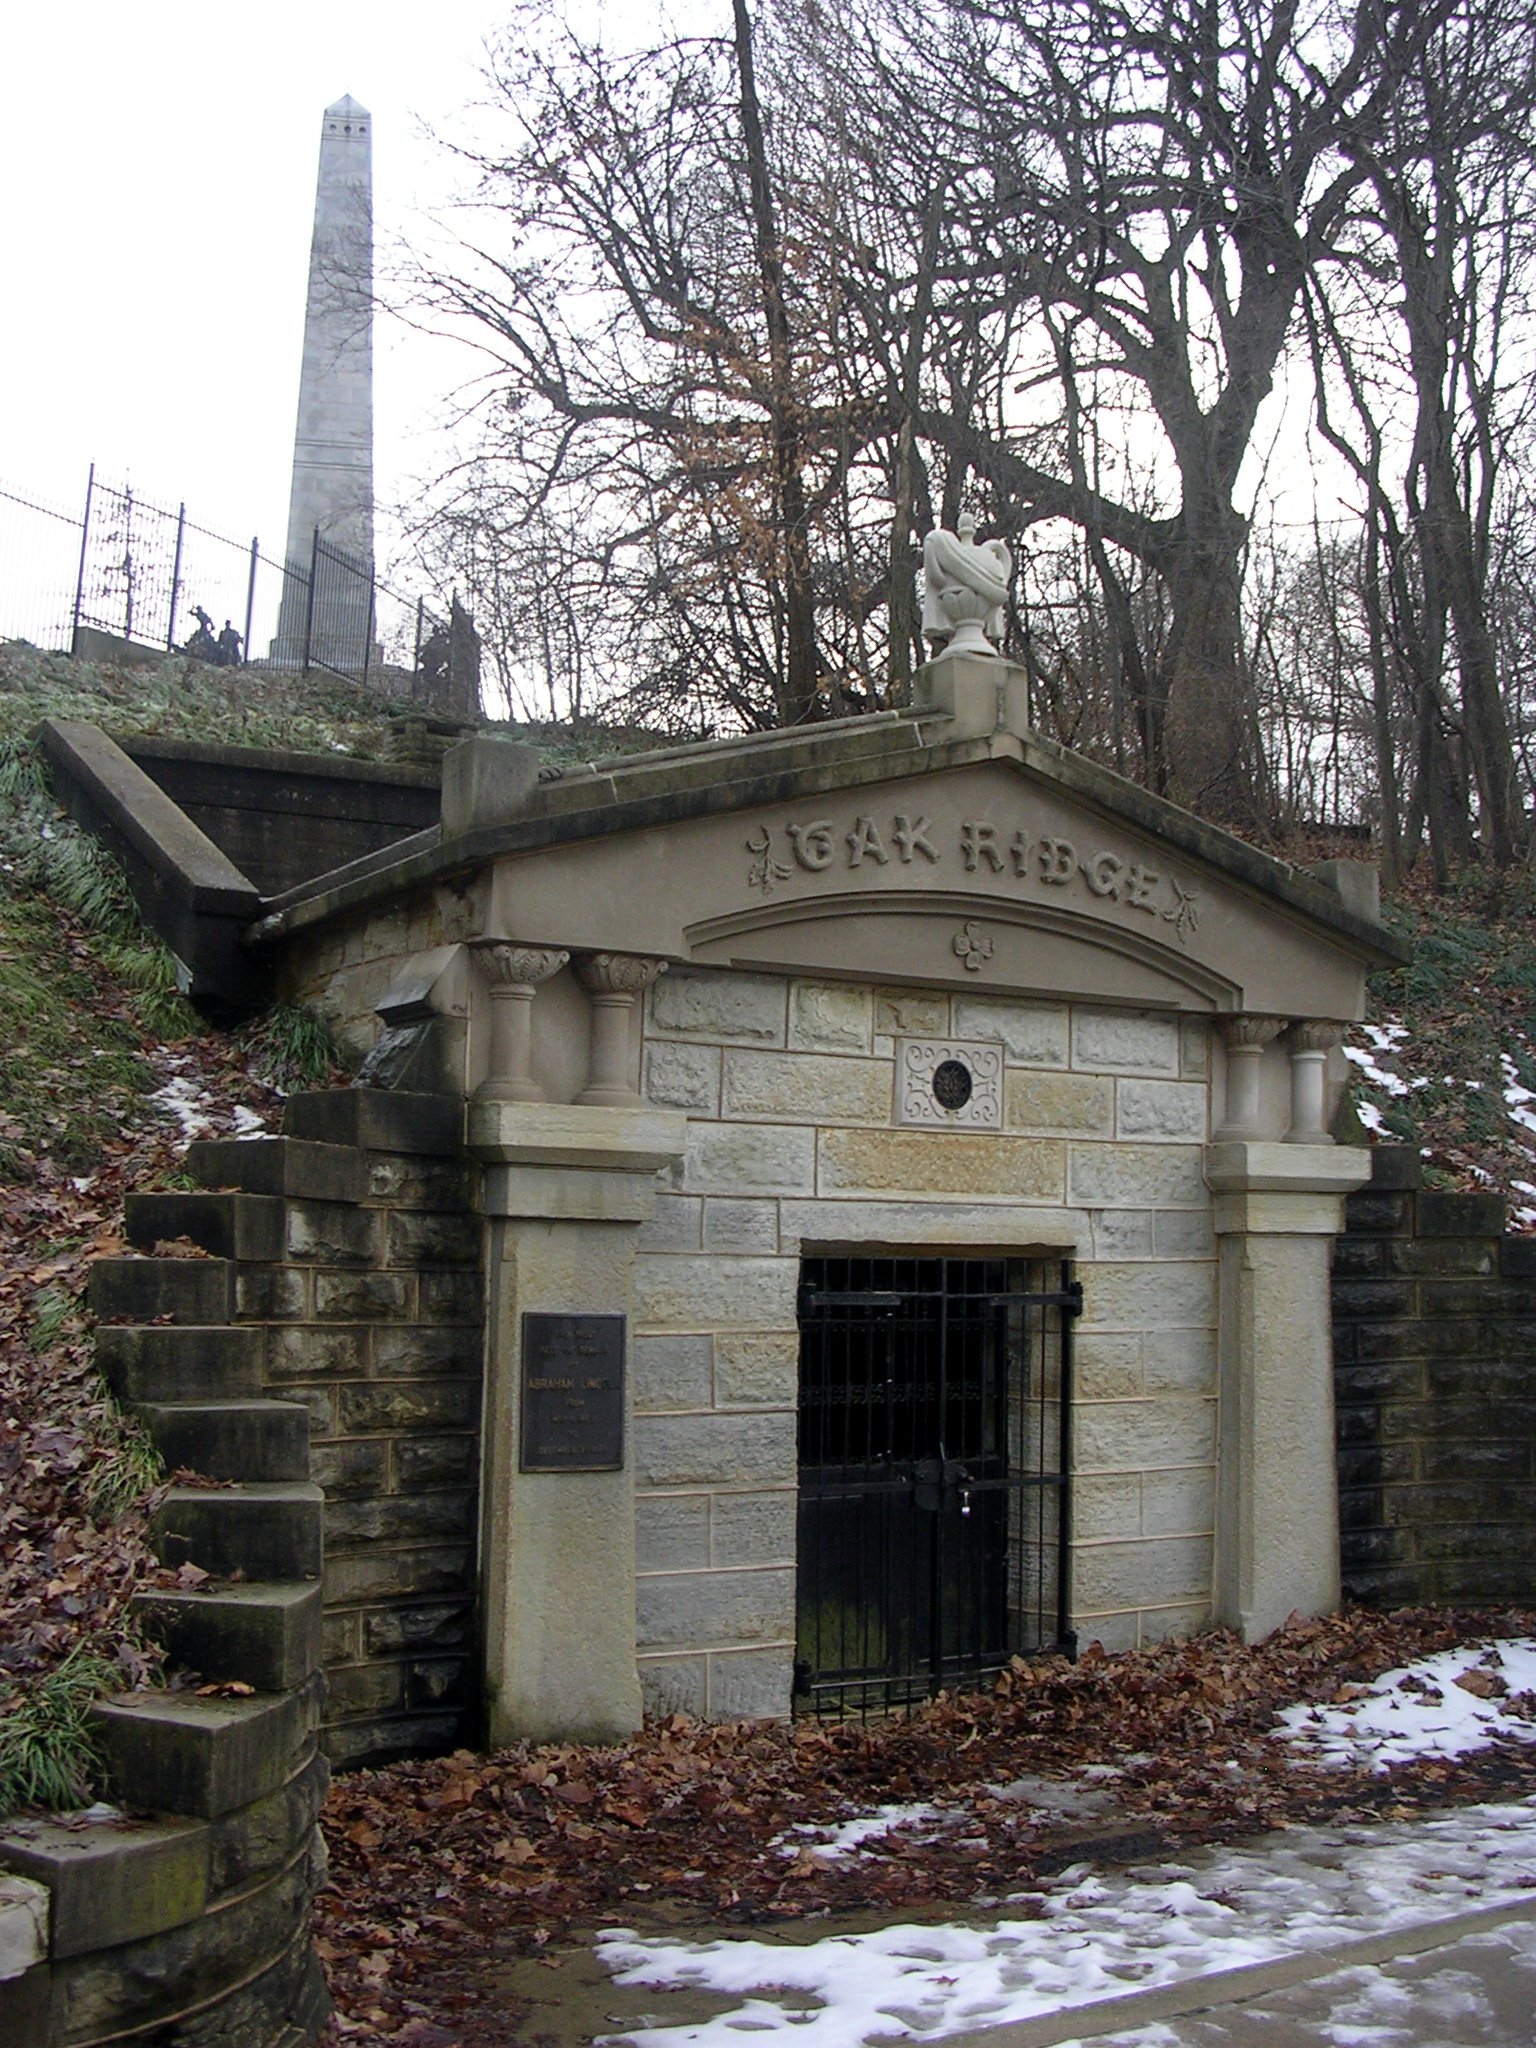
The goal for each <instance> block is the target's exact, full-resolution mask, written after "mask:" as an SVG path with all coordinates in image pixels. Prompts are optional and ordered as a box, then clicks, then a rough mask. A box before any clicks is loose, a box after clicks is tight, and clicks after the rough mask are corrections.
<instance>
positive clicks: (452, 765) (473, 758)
mask: <svg viewBox="0 0 1536 2048" xmlns="http://www.w3.org/2000/svg"><path fill="white" fill-rule="evenodd" d="M538 786H539V750H538V748H537V747H530V746H527V745H525V744H524V743H523V742H522V741H519V740H508V739H502V738H500V737H499V736H493V735H490V734H485V733H477V734H476V735H475V737H474V738H473V739H468V740H460V742H459V744H458V745H457V746H454V747H450V748H449V749H448V751H447V753H446V754H445V755H444V756H443V837H444V838H445V839H451V838H455V837H457V836H459V835H460V834H462V833H465V832H477V831H482V830H484V829H486V828H488V827H490V826H492V825H501V824H504V823H505V822H506V821H507V819H508V818H515V817H516V816H517V815H518V813H519V812H520V811H522V810H524V809H526V807H527V804H528V800H529V798H530V797H531V796H532V795H533V794H534V792H535V791H536V790H537V788H538ZM402 950H403V947H402Z"/></svg>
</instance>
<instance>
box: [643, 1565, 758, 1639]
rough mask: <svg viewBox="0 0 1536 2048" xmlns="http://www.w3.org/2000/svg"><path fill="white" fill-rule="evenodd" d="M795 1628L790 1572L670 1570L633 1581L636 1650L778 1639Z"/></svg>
mask: <svg viewBox="0 0 1536 2048" xmlns="http://www.w3.org/2000/svg"><path fill="white" fill-rule="evenodd" d="M794 1631H795V1575H794V1573H793V1572H792V1571H733V1572H723V1571H708V1572H670V1573H657V1574H653V1575H652V1576H650V1577H646V1578H641V1579H638V1580H637V1581H636V1583H635V1640H636V1643H637V1644H638V1646H639V1648H640V1649H641V1650H666V1649H692V1648H694V1647H695V1646H696V1645H700V1644H707V1645H709V1646H711V1647H714V1646H716V1645H719V1646H722V1647H723V1646H727V1645H733V1644H742V1645H744V1646H745V1645H747V1644H755V1643H771V1642H782V1641H784V1640H785V1639H786V1638H792V1637H793V1635H794Z"/></svg>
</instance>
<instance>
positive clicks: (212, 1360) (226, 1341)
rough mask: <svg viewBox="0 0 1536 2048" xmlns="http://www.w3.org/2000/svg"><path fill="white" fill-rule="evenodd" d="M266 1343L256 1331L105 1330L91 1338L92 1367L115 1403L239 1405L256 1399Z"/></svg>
mask: <svg viewBox="0 0 1536 2048" xmlns="http://www.w3.org/2000/svg"><path fill="white" fill-rule="evenodd" d="M266 1342H267V1333H266V1331H265V1330H264V1329H262V1328H260V1327H259V1326H257V1325H251V1326H250V1327H248V1328H238V1329H237V1328H234V1327H231V1326H217V1327H212V1328H210V1327H206V1326H199V1325H196V1324H191V1325H182V1326H181V1327H179V1328H178V1327H174V1326H172V1327H169V1328H167V1327H163V1326H162V1327H158V1328H154V1329H148V1330H145V1329H136V1328H134V1327H133V1326H132V1325H130V1324H122V1323H119V1324H115V1325H113V1324H108V1325H105V1326H103V1327H102V1328H101V1329H99V1330H98V1331H97V1332H96V1363H97V1365H98V1366H99V1367H100V1369H101V1371H102V1373H103V1375H104V1376H105V1378H106V1381H107V1384H108V1385H109V1386H110V1387H111V1389H112V1391H113V1393H114V1394H116V1396H117V1398H118V1399H119V1400H120V1401H132V1402H136V1403H137V1402H146V1401H165V1402H175V1401H238V1400H241V1399H243V1398H251V1397H255V1396H259V1395H260V1393H261V1388H262V1368H263V1363H264V1359H265V1355H266Z"/></svg>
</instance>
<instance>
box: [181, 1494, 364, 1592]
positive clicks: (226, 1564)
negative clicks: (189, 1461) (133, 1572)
mask: <svg viewBox="0 0 1536 2048" xmlns="http://www.w3.org/2000/svg"><path fill="white" fill-rule="evenodd" d="M324 1510H325V1496H324V1494H323V1493H322V1492H321V1491H320V1488H319V1487H318V1486H316V1485H313V1484H312V1483H311V1482H309V1481H307V1480H302V1481H291V1482H288V1483H285V1484H282V1485H238V1486H229V1487H221V1488H218V1489H204V1488H202V1487H183V1486H173V1487H171V1488H169V1489H168V1490H167V1491H166V1492H165V1493H164V1494H162V1495H161V1497H160V1500H159V1503H158V1505H157V1506H156V1508H155V1511H154V1515H153V1517H152V1519H151V1524H150V1526H151V1529H152V1532H153V1537H154V1544H155V1549H156V1551H157V1552H158V1554H159V1556H160V1558H161V1559H162V1560H163V1562H164V1563H165V1564H167V1565H168V1566H169V1567H170V1568H171V1569H172V1570H173V1571H174V1570H175V1569H176V1568H177V1567H178V1566H179V1565H183V1564H188V1563H190V1564H196V1565H200V1566H201V1567H202V1568H203V1570H204V1571H207V1572H213V1573H215V1574H216V1575H217V1574H223V1573H228V1572H234V1571H242V1572H244V1573H245V1574H246V1575H247V1577H249V1578H252V1579H303V1578H318V1577H319V1574H320V1542H321V1536H320V1530H321V1517H322V1514H323V1513H324Z"/></svg>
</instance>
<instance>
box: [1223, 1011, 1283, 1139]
mask: <svg viewBox="0 0 1536 2048" xmlns="http://www.w3.org/2000/svg"><path fill="white" fill-rule="evenodd" d="M1217 1029H1218V1030H1219V1031H1220V1032H1221V1035H1222V1038H1223V1040H1224V1041H1225V1043H1226V1048H1227V1097H1226V1102H1225V1105H1224V1109H1223V1115H1222V1119H1221V1124H1220V1127H1219V1128H1218V1129H1217V1131H1216V1132H1215V1134H1214V1135H1215V1138H1216V1140H1217V1142H1218V1143H1220V1142H1222V1141H1224V1140H1227V1139H1242V1138H1262V1137H1263V1136H1264V1129H1263V1112H1262V1109H1261V1107H1260V1101H1259V1069H1260V1067H1261V1066H1262V1065H1263V1063H1264V1048H1265V1046H1266V1045H1270V1044H1272V1043H1273V1042H1274V1040H1275V1039H1277V1038H1278V1037H1279V1036H1280V1034H1281V1032H1282V1031H1283V1030H1284V1029H1285V1019H1284V1018H1283V1017H1221V1018H1218V1020H1217Z"/></svg>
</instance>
